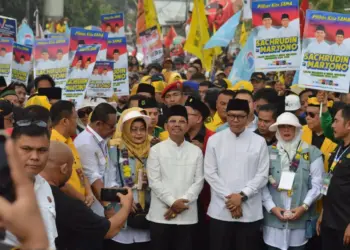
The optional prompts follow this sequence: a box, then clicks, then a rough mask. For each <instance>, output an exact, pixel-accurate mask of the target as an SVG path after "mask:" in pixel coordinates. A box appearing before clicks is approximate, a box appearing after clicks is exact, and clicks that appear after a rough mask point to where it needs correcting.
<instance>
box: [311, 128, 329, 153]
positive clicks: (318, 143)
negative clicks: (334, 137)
mask: <svg viewBox="0 0 350 250" xmlns="http://www.w3.org/2000/svg"><path fill="white" fill-rule="evenodd" d="M325 139H326V137H325V136H324V134H322V135H317V134H316V133H315V132H312V142H311V144H312V145H314V146H315V147H317V148H318V149H321V147H322V144H323V142H324V140H325Z"/></svg>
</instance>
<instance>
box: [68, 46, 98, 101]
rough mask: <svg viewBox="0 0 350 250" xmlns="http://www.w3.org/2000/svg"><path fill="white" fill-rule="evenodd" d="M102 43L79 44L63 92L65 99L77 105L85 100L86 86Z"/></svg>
mask: <svg viewBox="0 0 350 250" xmlns="http://www.w3.org/2000/svg"><path fill="white" fill-rule="evenodd" d="M100 47H101V45H99V44H93V45H79V46H78V48H77V51H76V53H75V56H74V58H73V61H72V63H71V65H70V68H69V77H68V81H67V84H66V87H65V89H64V91H63V94H62V99H63V100H69V101H71V102H73V103H74V104H75V105H76V106H80V105H81V104H82V103H83V101H84V96H85V93H86V87H87V84H88V82H89V79H90V76H91V74H92V71H93V69H94V67H95V63H96V58H97V55H98V52H99V50H100Z"/></svg>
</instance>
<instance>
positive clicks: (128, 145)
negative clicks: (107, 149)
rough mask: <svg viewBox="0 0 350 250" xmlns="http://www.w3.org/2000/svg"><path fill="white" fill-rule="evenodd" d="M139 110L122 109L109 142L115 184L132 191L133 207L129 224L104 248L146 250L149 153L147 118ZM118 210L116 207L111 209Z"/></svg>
mask: <svg viewBox="0 0 350 250" xmlns="http://www.w3.org/2000/svg"><path fill="white" fill-rule="evenodd" d="M142 112H143V110H142V109H140V108H131V109H127V110H125V111H124V112H123V113H122V115H121V117H120V119H119V122H118V125H117V130H116V134H115V136H114V137H113V139H112V140H111V143H110V144H111V159H112V161H113V162H114V163H115V166H116V169H117V176H116V178H117V183H119V185H120V186H121V187H123V186H128V187H130V188H132V189H133V195H134V206H133V211H132V213H131V215H130V216H129V218H128V221H127V223H126V225H125V228H123V229H122V230H121V231H120V232H119V234H118V235H117V236H115V237H114V238H113V240H112V241H108V242H106V247H105V249H135V250H138V249H140V250H147V249H148V247H149V246H148V243H149V241H150V232H149V229H148V227H149V225H148V221H147V220H146V214H147V211H148V208H149V204H150V192H149V189H148V183H147V173H146V166H145V164H146V160H147V157H148V153H149V150H150V139H149V136H148V125H149V123H150V117H149V116H146V115H144V114H143V113H142ZM114 208H115V210H116V211H118V206H115V207H114Z"/></svg>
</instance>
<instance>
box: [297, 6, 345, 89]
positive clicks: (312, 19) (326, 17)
mask: <svg viewBox="0 0 350 250" xmlns="http://www.w3.org/2000/svg"><path fill="white" fill-rule="evenodd" d="M349 66H350V15H345V14H338V13H333V12H325V11H315V10H308V11H307V12H306V22H305V29H304V40H303V53H302V59H301V65H300V73H299V85H300V86H301V87H304V88H310V89H318V90H325V91H332V92H340V93H349V82H350V70H349Z"/></svg>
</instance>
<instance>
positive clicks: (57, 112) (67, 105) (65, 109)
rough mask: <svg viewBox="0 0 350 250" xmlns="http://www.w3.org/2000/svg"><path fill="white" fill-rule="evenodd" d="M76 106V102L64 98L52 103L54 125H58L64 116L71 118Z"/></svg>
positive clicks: (51, 111) (51, 113) (51, 110)
mask: <svg viewBox="0 0 350 250" xmlns="http://www.w3.org/2000/svg"><path fill="white" fill-rule="evenodd" d="M74 108H75V106H74V103H72V102H70V101H64V100H60V101H58V102H56V103H55V104H54V105H52V106H51V109H50V116H51V120H52V125H53V126H56V125H57V124H58V123H59V122H60V121H61V120H62V119H63V118H67V119H68V118H70V117H71V116H72V114H73V109H74Z"/></svg>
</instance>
